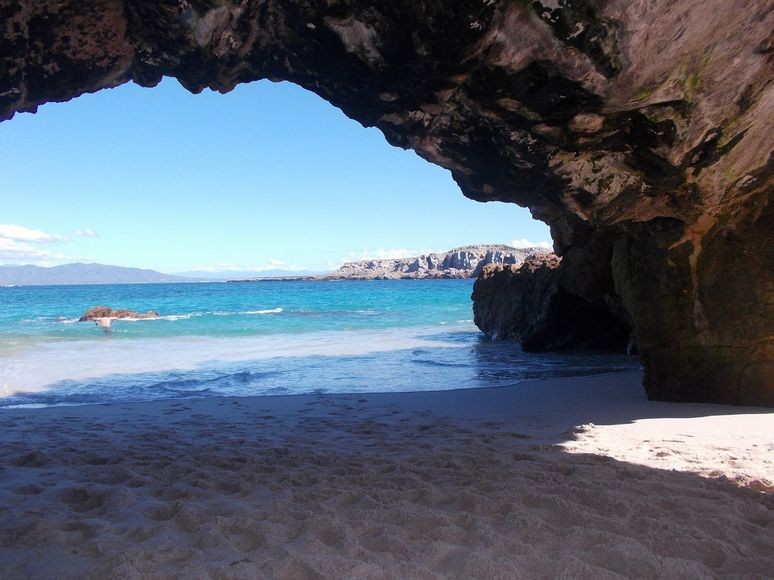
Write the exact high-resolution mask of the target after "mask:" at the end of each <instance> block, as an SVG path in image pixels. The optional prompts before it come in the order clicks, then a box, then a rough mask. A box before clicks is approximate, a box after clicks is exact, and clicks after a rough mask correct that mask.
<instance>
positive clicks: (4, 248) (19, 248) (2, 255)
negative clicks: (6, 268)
mask: <svg viewBox="0 0 774 580" xmlns="http://www.w3.org/2000/svg"><path fill="white" fill-rule="evenodd" d="M0 259H2V260H33V261H36V262H37V261H40V260H62V259H65V256H64V255H62V254H59V253H54V252H49V251H48V250H41V249H39V248H36V247H35V246H33V245H31V244H28V243H26V242H20V241H18V240H11V239H9V238H2V237H0Z"/></svg>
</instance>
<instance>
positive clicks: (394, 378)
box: [0, 280, 639, 408]
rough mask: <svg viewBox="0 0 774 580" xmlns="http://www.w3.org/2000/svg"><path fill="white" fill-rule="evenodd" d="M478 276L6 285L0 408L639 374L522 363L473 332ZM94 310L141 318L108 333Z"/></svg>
mask: <svg viewBox="0 0 774 580" xmlns="http://www.w3.org/2000/svg"><path fill="white" fill-rule="evenodd" d="M472 285H473V282H472V280H416V281H409V280H393V281H370V282H362V281H335V282H319V281H281V282H275V281H265V282H256V283H202V284H121V285H84V286H27V287H10V288H0V306H1V307H0V408H3V407H6V408H8V407H20V406H21V407H37V406H52V405H77V404H89V403H113V402H128V401H144V400H153V399H169V398H188V397H209V396H220V395H229V396H252V395H277V394H283V395H284V394H300V393H365V392H395V391H419V390H444V389H458V388H459V389H462V388H477V387H494V386H506V385H513V384H518V383H520V382H522V381H525V380H533V379H539V378H544V377H554V376H574V375H587V374H596V373H603V372H611V371H614V370H619V369H628V368H637V367H638V366H639V362H638V361H637V360H636V359H633V358H631V357H627V356H625V355H601V354H540V355H536V354H527V353H523V352H521V350H520V349H519V348H518V346H517V345H516V344H514V343H512V342H492V341H490V340H489V339H488V338H487V337H485V336H484V335H483V334H481V333H480V332H479V331H478V329H477V328H476V327H475V326H474V325H473V321H472V309H471V302H470V293H471V291H472ZM95 305H107V306H112V307H114V308H128V309H132V310H138V311H145V310H156V311H157V312H159V313H160V314H161V317H160V318H159V319H156V320H115V321H113V323H112V331H111V332H110V333H105V332H104V331H103V330H101V329H99V328H98V327H97V326H96V325H95V324H94V323H92V322H78V321H77V320H78V318H79V317H80V316H81V314H83V313H84V312H85V311H86V310H87V309H89V308H91V307H92V306H95Z"/></svg>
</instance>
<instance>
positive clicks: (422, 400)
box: [0, 371, 774, 578]
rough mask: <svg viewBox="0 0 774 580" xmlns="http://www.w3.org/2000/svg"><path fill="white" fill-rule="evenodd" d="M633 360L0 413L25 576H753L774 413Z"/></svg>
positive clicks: (0, 561) (5, 554) (6, 557)
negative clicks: (440, 383)
mask: <svg viewBox="0 0 774 580" xmlns="http://www.w3.org/2000/svg"><path fill="white" fill-rule="evenodd" d="M640 381H641V372H640V371H626V372H620V373H607V374H603V375H592V376H586V377H573V378H563V379H544V380H538V381H529V382H523V383H520V384H518V385H515V386H510V387H508V386H506V387H489V388H476V389H456V390H448V391H418V392H411V393H379V394H376V393H372V394H351V395H340V394H337V395H334V394H320V395H274V396H269V397H265V396H264V397H213V398H206V399H183V400H181V399H177V400H176V399H169V400H163V401H150V402H138V403H113V404H97V405H83V406H68V407H48V408H40V409H4V410H2V411H0V442H2V445H0V530H2V532H0V566H2V568H3V569H4V570H5V573H6V577H8V578H25V577H30V576H33V577H40V578H46V577H54V576H57V577H68V578H69V577H93V578H97V577H105V576H114V577H115V576H118V577H133V576H148V575H154V576H172V577H186V578H204V577H213V576H215V577H226V578H242V577H255V576H259V577H272V578H274V577H276V578H320V577H364V576H373V577H375V578H398V577H402V578H407V577H434V576H442V577H453V578H463V577H465V578H471V577H473V578H491V577H498V576H499V577H514V576H528V577H555V576H561V575H563V574H564V575H570V576H575V577H577V576H581V577H589V576H605V575H608V576H609V575H611V574H619V575H622V576H624V577H636V576H640V577H641V576H670V575H671V576H679V575H682V576H686V575H687V576H707V575H710V576H711V575H723V574H734V573H737V574H749V575H760V576H765V575H766V574H767V573H769V572H770V570H771V569H774V487H772V480H774V464H773V463H772V461H773V460H774V411H772V410H769V409H764V408H743V407H728V406H724V405H712V404H684V403H658V402H649V401H647V400H646V398H645V395H644V393H643V391H642V387H641V385H640Z"/></svg>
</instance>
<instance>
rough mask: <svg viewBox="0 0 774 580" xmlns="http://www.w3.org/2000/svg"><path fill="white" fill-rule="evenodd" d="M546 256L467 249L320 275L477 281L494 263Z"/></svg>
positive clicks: (365, 263)
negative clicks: (467, 279)
mask: <svg viewBox="0 0 774 580" xmlns="http://www.w3.org/2000/svg"><path fill="white" fill-rule="evenodd" d="M536 252H537V253H545V252H546V251H545V250H542V249H540V248H525V249H517V248H512V247H510V246H501V245H483V246H465V247H463V248H456V249H454V250H449V251H448V252H441V253H432V254H427V255H422V256H418V257H416V258H399V259H389V260H362V261H359V262H348V263H346V264H344V265H343V266H341V268H339V269H338V270H336V271H335V272H331V273H330V274H325V275H323V276H318V277H317V279H321V280H399V279H402V280H424V279H431V278H475V277H476V276H478V275H479V273H480V272H481V271H482V269H483V268H484V267H485V266H489V265H491V264H510V265H518V264H522V263H523V262H524V259H525V258H527V257H529V256H533V255H535V253H536Z"/></svg>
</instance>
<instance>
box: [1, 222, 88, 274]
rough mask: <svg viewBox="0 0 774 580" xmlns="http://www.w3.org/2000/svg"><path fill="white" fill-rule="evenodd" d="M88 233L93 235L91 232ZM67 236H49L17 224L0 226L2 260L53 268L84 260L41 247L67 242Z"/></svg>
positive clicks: (10, 262) (9, 262)
mask: <svg viewBox="0 0 774 580" xmlns="http://www.w3.org/2000/svg"><path fill="white" fill-rule="evenodd" d="M83 231H88V232H91V233H92V234H93V232H92V231H91V230H83ZM67 241H68V238H67V237H66V236H60V235H58V234H49V233H47V232H44V231H42V230H36V229H33V228H28V227H25V226H20V225H16V224H0V260H2V261H3V262H5V263H8V264H36V265H38V266H53V265H56V264H61V263H64V262H74V261H78V260H83V259H85V257H83V256H68V255H65V254H62V253H60V252H52V251H50V250H48V249H45V248H42V247H40V245H41V244H53V243H62V242H67Z"/></svg>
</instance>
